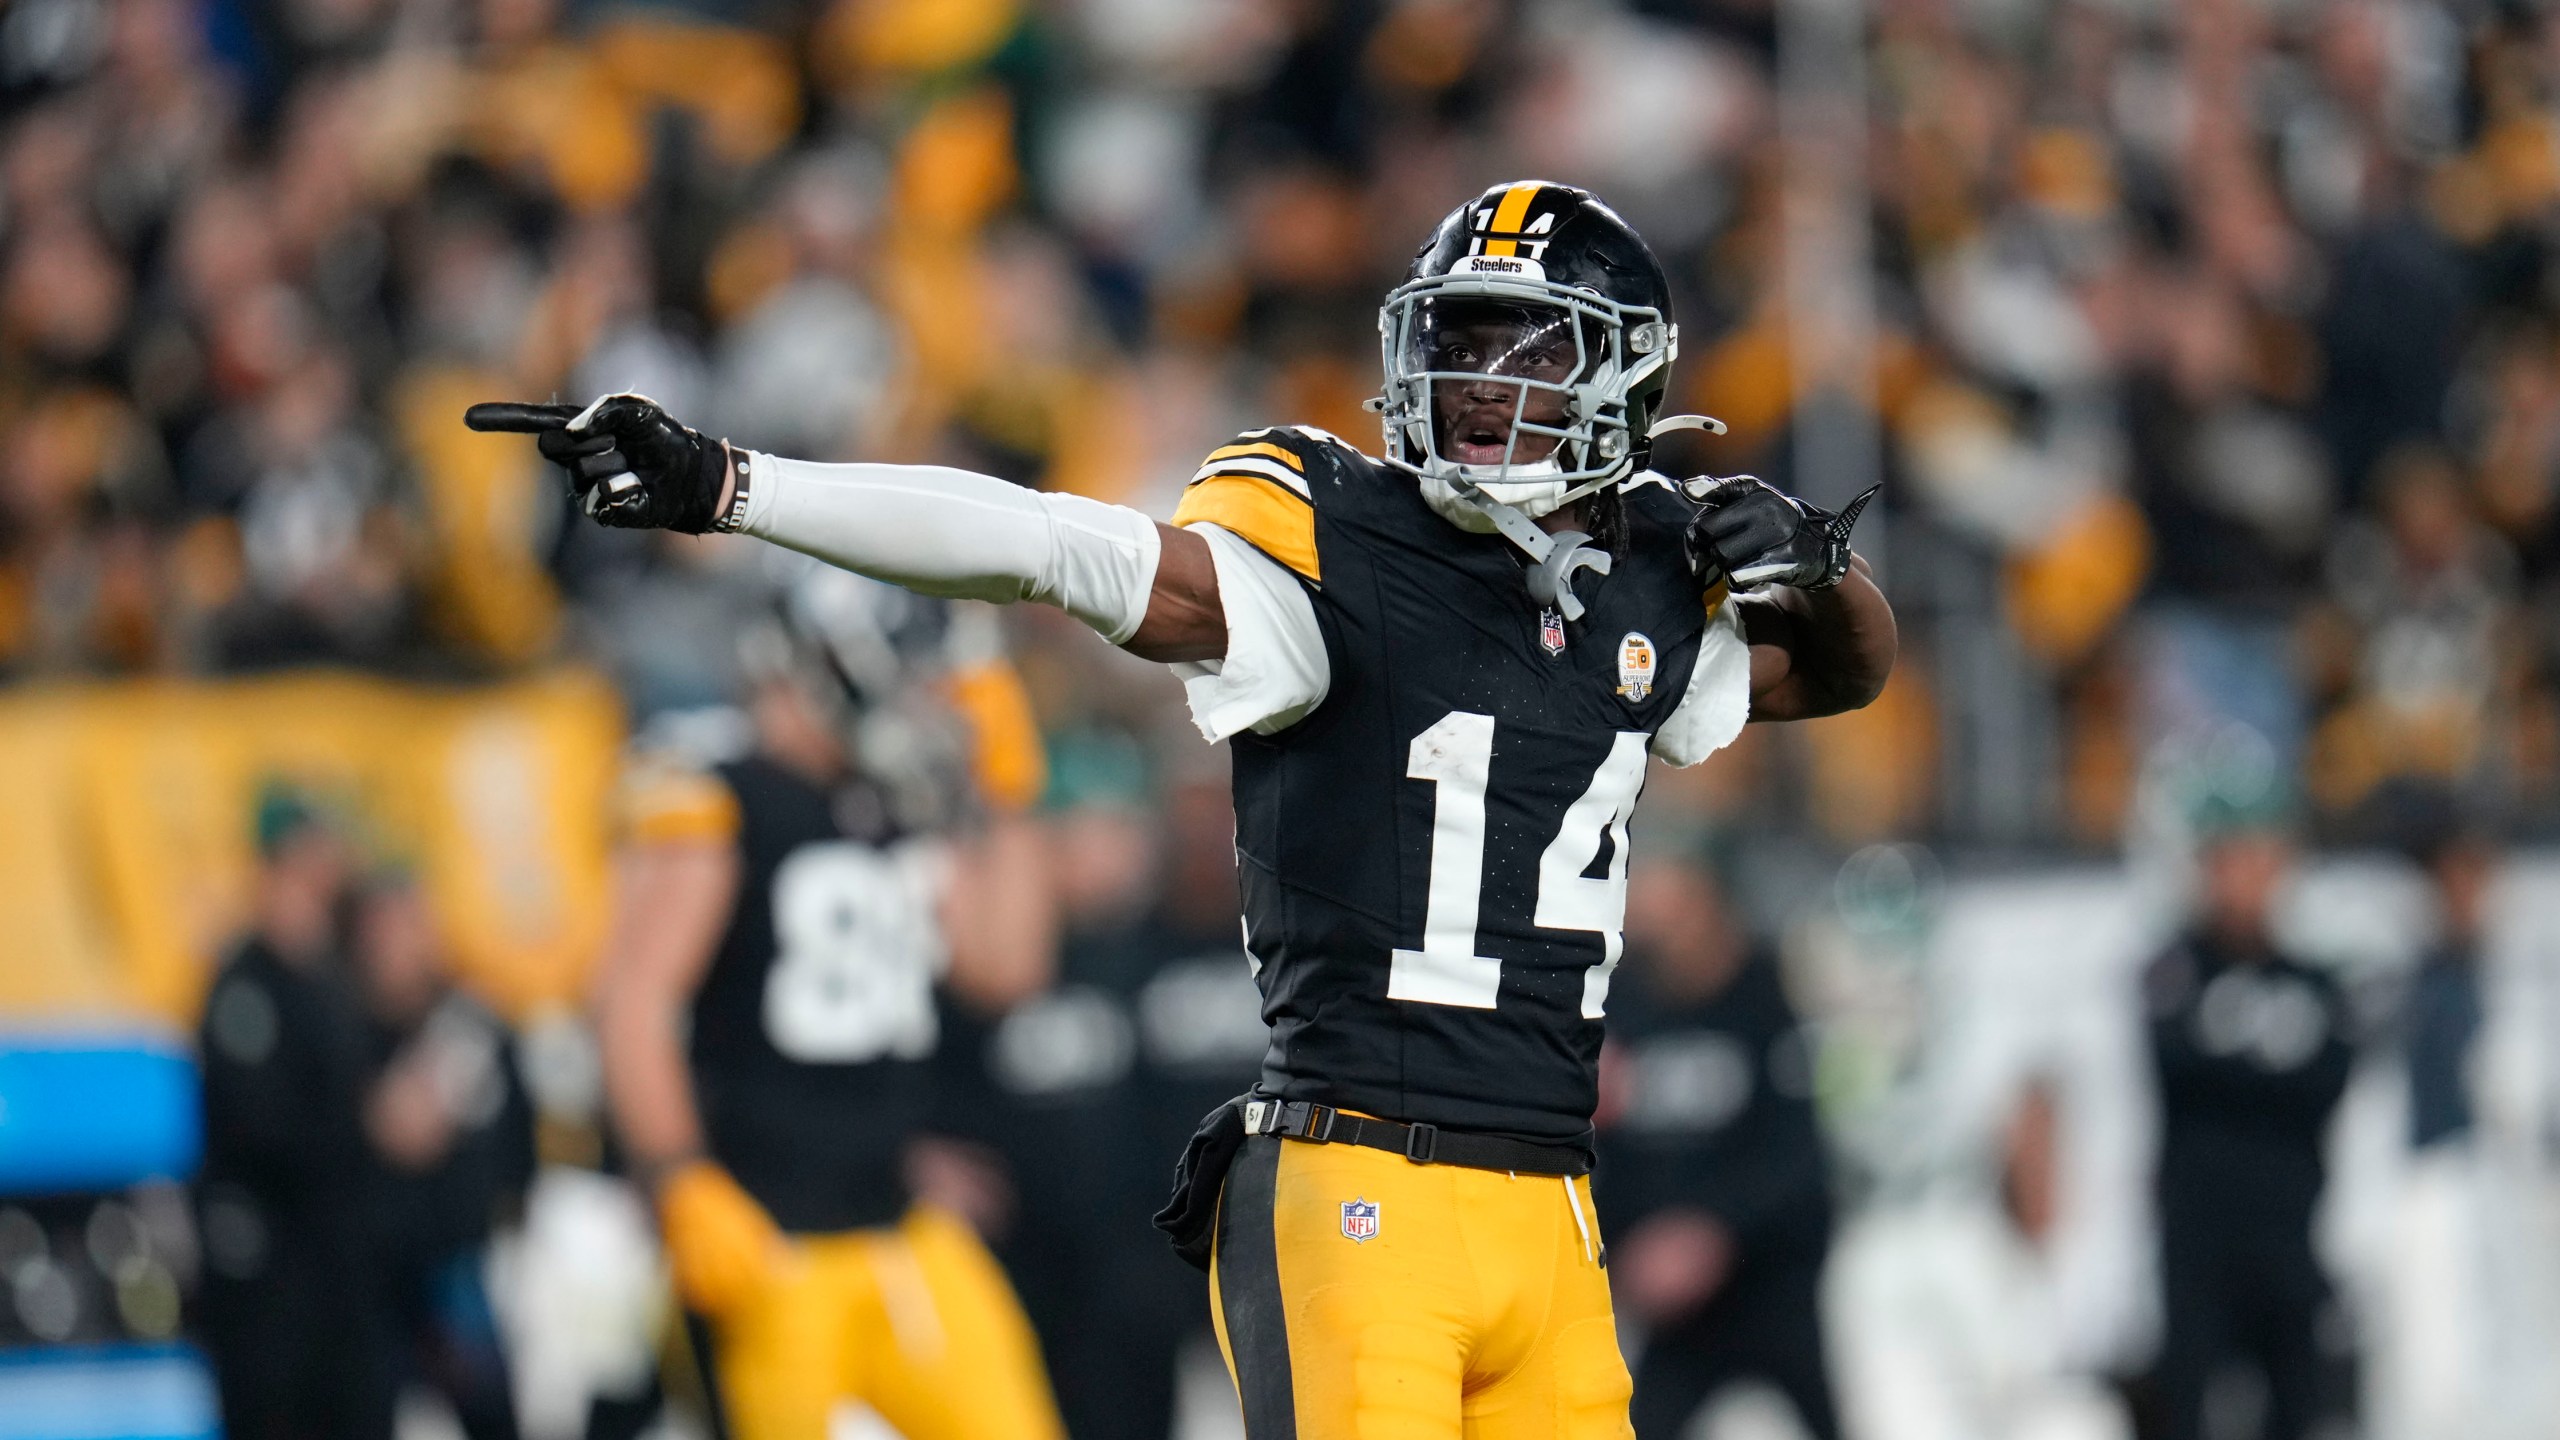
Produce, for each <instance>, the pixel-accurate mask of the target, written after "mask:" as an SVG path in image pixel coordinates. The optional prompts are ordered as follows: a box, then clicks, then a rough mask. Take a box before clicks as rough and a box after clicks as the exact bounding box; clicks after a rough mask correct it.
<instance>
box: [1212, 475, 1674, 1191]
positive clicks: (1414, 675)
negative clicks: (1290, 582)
mask: <svg viewBox="0 0 2560 1440" xmlns="http://www.w3.org/2000/svg"><path fill="white" fill-rule="evenodd" d="M1622 494H1623V499H1624V501H1625V508H1626V516H1627V526H1626V529H1627V535H1626V538H1625V542H1624V543H1623V544H1622V545H1621V546H1620V547H1619V550H1618V552H1617V553H1616V555H1615V557H1614V568H1613V570H1612V573H1610V574H1609V575H1607V576H1599V575H1596V574H1595V573H1593V572H1591V571H1588V570H1586V571H1583V572H1581V573H1580V574H1579V575H1578V576H1577V577H1576V580H1575V593H1576V594H1577V595H1579V596H1580V597H1581V598H1582V600H1583V602H1584V603H1585V605H1586V606H1587V607H1588V608H1587V610H1586V612H1585V614H1584V615H1583V618H1582V619H1580V620H1577V621H1573V622H1570V623H1568V622H1567V621H1565V620H1564V618H1563V617H1562V616H1561V615H1560V614H1558V613H1556V612H1554V611H1551V610H1545V609H1543V608H1542V607H1540V606H1539V605H1538V604H1537V603H1536V602H1535V601H1533V600H1532V599H1531V598H1530V596H1529V591H1528V587H1527V585H1526V584H1525V583H1524V579H1523V562H1522V559H1521V556H1520V554H1519V552H1518V551H1517V550H1516V549H1515V548H1514V547H1513V546H1512V545H1511V544H1510V543H1509V542H1507V541H1505V540H1503V539H1502V538H1501V537H1500V536H1498V535H1490V534H1474V533H1470V532H1467V531H1464V530H1461V529H1460V528H1458V527H1457V526H1456V525H1454V524H1452V523H1450V522H1449V521H1448V520H1446V519H1443V518H1442V517H1441V516H1440V515H1439V514H1437V513H1436V512H1434V511H1433V510H1432V509H1431V508H1430V507H1429V506H1428V505H1427V504H1425V503H1424V501H1423V499H1422V496H1421V493H1420V489H1419V486H1418V484H1417V483H1416V482H1415V481H1414V480H1413V479H1412V478H1411V477H1409V476H1407V475H1405V474H1403V473H1401V472H1398V471H1395V470H1391V469H1389V468H1387V467H1386V466H1384V465H1381V464H1379V463H1378V462H1376V461H1374V460H1371V459H1369V458H1368V457H1367V456H1365V455H1362V454H1361V453H1359V452H1358V451H1356V450H1354V449H1352V448H1351V447H1350V446H1348V445H1346V444H1344V443H1343V442H1341V441H1339V440H1335V439H1333V438H1332V437H1330V436H1327V435H1324V434H1322V432H1317V431H1307V430H1295V429H1278V430H1267V431H1259V432H1254V433H1252V434H1248V435H1246V436H1243V437H1241V438H1240V439H1238V440H1237V441H1236V442H1235V443H1233V444H1231V445H1228V446H1226V447H1224V448H1222V449H1220V450H1218V451H1216V452H1214V453H1213V454H1212V455H1211V457H1210V459H1209V462H1208V463H1207V464H1206V465H1204V466H1203V467H1202V470H1201V474H1200V475H1199V476H1198V477H1197V478H1195V479H1194V481H1193V482H1192V485H1191V488H1190V489H1189V490H1188V491H1187V492H1186V494H1185V497H1184V500H1183V504H1182V506H1181V508H1180V509H1179V510H1177V511H1176V513H1175V517H1174V523H1176V524H1187V523H1198V522H1203V521H1205V522H1210V523H1215V524H1217V525H1220V526H1222V527H1223V528H1226V529H1228V530H1230V531H1233V532H1235V533H1236V534H1238V535H1240V536H1242V537H1243V538H1244V539H1246V540H1248V541H1250V542H1251V543H1253V544H1254V545H1255V546H1256V547H1257V548H1259V549H1261V550H1262V551H1264V552H1265V553H1266V554H1268V555H1270V556H1271V557H1272V558H1273V559H1275V560H1277V561H1279V562H1280V563H1282V564H1284V565H1286V566H1288V567H1289V568H1290V569H1291V570H1292V571H1294V572H1295V573H1296V574H1297V575H1298V576H1299V578H1300V579H1301V580H1302V581H1303V582H1304V583H1305V585H1306V587H1307V590H1308V593H1309V596H1310V598H1311V599H1312V601H1313V604H1314V609H1315V614H1316V618H1317V621H1318V624H1319V626H1320V627H1321V629H1322V631H1323V635H1324V644H1325V654H1326V659H1327V661H1328V664H1329V667H1330V671H1331V687H1330V689H1329V690H1328V692H1327V694H1326V696H1325V699H1324V701H1323V702H1322V703H1321V704H1320V705H1318V706H1317V707H1316V708H1315V709H1314V710H1313V711H1311V712H1310V713H1309V714H1308V715H1307V716H1306V717H1305V718H1303V719H1301V720H1299V721H1297V722H1296V723H1295V724H1293V725H1290V726H1289V727H1287V728H1285V729H1283V730H1280V731H1279V732H1278V733H1276V734H1271V735H1267V736H1266V735H1253V734H1246V735H1239V736H1237V737H1236V738H1235V740H1234V741H1233V750H1234V773H1235V782H1234V783H1235V799H1236V849H1237V852H1238V856H1239V861H1240V871H1241V880H1242V889H1243V896H1244V908H1245V925H1246V937H1245V938H1246V945H1247V948H1248V950H1249V952H1250V954H1251V956H1252V958H1253V960H1254V962H1255V964H1256V966H1257V978H1258V980H1259V983H1260V985H1261V989H1262V996H1263V1018H1264V1019H1265V1021H1266V1022H1268V1024H1269V1025H1270V1027H1271V1041H1270V1049H1269V1052H1268V1054H1267V1056H1266V1058H1265V1061H1264V1065H1263V1075H1262V1081H1261V1087H1262V1089H1263V1090H1264V1092H1266V1093H1272V1094H1277V1095H1279V1096H1282V1097H1284V1098H1289V1099H1298V1100H1312V1101H1319V1102H1322V1103H1324V1104H1328V1105H1335V1106H1341V1107H1345V1108H1348V1109H1353V1110H1358V1111H1362V1112H1365V1113H1369V1114H1374V1115H1380V1116H1385V1117H1388V1118H1392V1119H1396V1120H1403V1121H1408V1122H1411V1121H1422V1122H1428V1123H1431V1124H1434V1125H1443V1126H1448V1127H1451V1128H1457V1129H1466V1130H1473V1131H1480V1132H1489V1133H1495V1134H1502V1135H1509V1136H1514V1137H1518V1138H1524V1139H1530V1140H1537V1141H1547V1142H1567V1143H1587V1141H1588V1137H1589V1133H1590V1122H1591V1113H1592V1108H1593V1105H1594V1103H1595V1100H1596V1098H1597V1096H1596V1092H1597V1078H1596V1069H1597V1063H1598V1057H1599V1052H1600V1019H1601V1012H1602V1009H1603V1006H1604V1004H1605V1002H1606V1000H1607V996H1608V987H1609V977H1610V971H1611V969H1612V968H1613V967H1614V966H1615V964H1616V963H1617V959H1618V954H1619V949H1620V946H1621V943H1622V942H1621V939H1620V928H1621V925H1622V922H1623V918H1624V914H1625V909H1626V873H1627V831H1626V826H1627V819H1628V816H1629V815H1630V813H1631V812H1632V811H1633V810H1634V808H1635V803H1636V796H1637V792H1638V791H1639V790H1640V789H1642V787H1643V784H1644V778H1645V762H1646V757H1647V753H1648V746H1649V744H1650V741H1651V738H1652V735H1653V732H1654V731H1655V730H1656V729H1657V728H1658V727H1660V726H1661V725H1662V724H1663V723H1664V721H1666V720H1667V719H1668V718H1669V717H1670V715H1671V713H1672V711H1673V710H1674V709H1675V708H1676V707H1677V706H1678V705H1679V704H1680V701H1681V697H1682V695H1683V694H1684V692H1685V691H1686V689H1687V687H1688V683H1689V677H1690V672H1691V669H1692V668H1693V666H1694V665H1695V664H1696V662H1697V660H1698V655H1699V648H1700V644H1701V640H1702V637H1703V635H1704V633H1705V631H1706V627H1707V623H1708V620H1709V617H1710V616H1711V615H1712V614H1713V609H1714V606H1716V605H1717V604H1720V603H1721V602H1722V596H1721V593H1720V592H1719V593H1718V594H1716V595H1712V596H1702V595H1701V593H1700V589H1699V586H1698V584H1697V582H1696V580H1695V579H1694V578H1693V577H1692V574H1691V572H1690V569H1689V566H1688V564H1687V561H1686V559H1685V557H1684V554H1683V550H1682V545H1681V534H1682V530H1683V528H1684V526H1685V524H1686V522H1687V519H1688V516H1689V514H1690V507H1689V504H1688V502H1687V501H1686V500H1684V499H1682V498H1681V497H1679V496H1678V495H1676V494H1674V493H1673V492H1671V491H1670V490H1669V489H1668V488H1666V487H1664V486H1662V485H1659V484H1646V485H1637V486H1632V487H1629V488H1627V489H1626V490H1625V491H1623V492H1622Z"/></svg>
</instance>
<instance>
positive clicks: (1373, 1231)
mask: <svg viewBox="0 0 2560 1440" xmlns="http://www.w3.org/2000/svg"><path fill="white" fill-rule="evenodd" d="M1377 1233H1378V1207H1377V1205H1376V1203H1375V1202H1372V1201H1368V1200H1345V1201H1343V1202H1342V1234H1343V1238H1345V1239H1347V1240H1368V1239H1372V1238H1374V1237H1375V1236H1376V1235H1377Z"/></svg>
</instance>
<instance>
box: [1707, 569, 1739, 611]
mask: <svg viewBox="0 0 2560 1440" xmlns="http://www.w3.org/2000/svg"><path fill="white" fill-rule="evenodd" d="M1732 593H1733V587H1732V586H1731V585H1728V584H1726V583H1725V578H1724V577H1723V576H1721V575H1719V576H1717V577H1716V583H1714V584H1713V585H1710V586H1708V587H1707V618H1708V619H1710V620H1713V619H1714V618H1716V615H1717V612H1719V611H1721V610H1723V609H1724V602H1725V599H1726V597H1727V596H1730V595H1731V594H1732Z"/></svg>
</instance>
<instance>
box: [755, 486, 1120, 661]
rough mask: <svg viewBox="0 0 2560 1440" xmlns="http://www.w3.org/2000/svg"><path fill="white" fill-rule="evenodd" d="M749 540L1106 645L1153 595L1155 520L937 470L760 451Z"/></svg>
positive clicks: (1112, 507)
mask: <svg viewBox="0 0 2560 1440" xmlns="http://www.w3.org/2000/svg"><path fill="white" fill-rule="evenodd" d="M748 463H749V465H750V467H751V469H750V475H749V482H748V486H747V514H746V521H745V523H744V524H743V525H741V526H740V527H739V528H741V529H742V530H744V531H745V532H746V533H748V534H750V535H754V536H758V537H760V538H762V539H766V540H770V541H772V542H773V543H775V544H777V545H783V546H788V547H789V548H791V549H794V550H797V551H800V552H801V553H803V554H806V555H814V556H816V557H817V558H819V559H821V560H824V561H826V562H827V563H828V564H830V565H838V566H842V567H843V568H845V569H847V570H852V571H855V572H857V573H860V574H864V575H868V576H870V577H872V578H873V579H875V580H886V581H888V582H889V583H891V584H893V585H903V586H905V587H906V588H907V589H910V590H914V591H917V592H918V593H920V594H925V595H943V596H949V597H951V598H954V599H966V600H994V601H1010V600H1038V601H1042V602H1044V603H1047V604H1051V605H1055V606H1057V607H1058V608H1059V609H1061V610H1064V611H1066V612H1067V613H1068V614H1070V615H1073V616H1074V617H1076V618H1077V619H1079V620H1081V621H1083V622H1084V623H1086V624H1087V625H1090V626H1092V627H1093V628H1094V629H1096V630H1099V631H1101V632H1102V637H1103V638H1104V639H1106V640H1108V641H1110V642H1111V643H1112V644H1114V645H1118V644H1121V643H1122V642H1124V641H1126V640H1127V639H1128V638H1129V637H1130V636H1132V635H1135V634H1136V633H1138V624H1139V622H1140V621H1142V620H1144V619H1146V618H1147V597H1148V595H1149V594H1150V592H1151V591H1152V590H1153V589H1154V587H1155V579H1156V558H1157V550H1158V546H1159V544H1160V542H1159V541H1158V539H1157V537H1156V522H1155V521H1153V520H1150V519H1148V518H1147V517H1146V516H1145V515H1142V514H1140V513H1139V512H1137V511H1135V510H1132V509H1129V508H1128V507H1126V506H1123V505H1105V504H1103V503H1102V502H1101V501H1099V500H1088V499H1085V498H1084V497H1083V496H1081V495H1053V494H1047V493H1044V492H1041V491H1037V490H1026V489H1024V488H1022V487H1021V486H1019V485H1013V484H1008V483H1006V482H1005V481H1002V480H998V479H994V478H992V477H990V476H986V475H979V474H975V473H972V472H970V471H967V470H950V469H945V468H943V467H941V466H936V465H821V464H818V463H816V462H814V461H809V460H785V459H782V458H780V457H778V456H773V455H766V454H762V453H756V454H754V455H753V457H752V459H751V460H750V461H749V462H748Z"/></svg>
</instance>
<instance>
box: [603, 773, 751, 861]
mask: <svg viewBox="0 0 2560 1440" xmlns="http://www.w3.org/2000/svg"><path fill="white" fill-rule="evenodd" d="M739 824H740V817H739V814H738V797H737V796H736V795H735V794H733V793H731V791H730V789H729V787H728V786H726V785H723V784H721V783H720V782H719V781H718V780H715V779H713V778H711V777H710V776H707V775H690V776H682V777H674V776H660V777H652V778H650V779H648V780H646V781H643V782H642V783H641V784H640V785H638V786H635V787H633V789H632V791H630V792H629V793H626V794H625V796H624V797H623V804H622V838H623V839H624V840H625V841H626V842H628V843H631V844H635V845H654V844H663V843H667V842H672V841H684V840H707V841H712V842H720V841H726V840H729V839H732V838H734V837H735V836H736V835H737V833H738V828H739Z"/></svg>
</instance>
